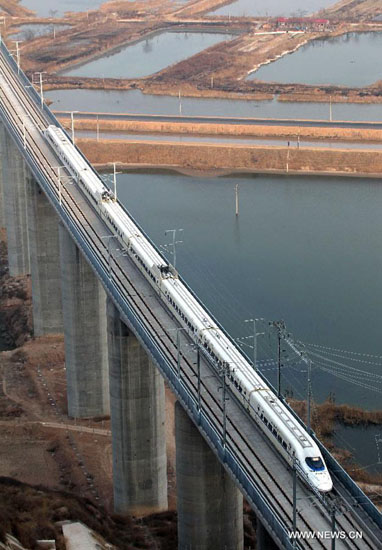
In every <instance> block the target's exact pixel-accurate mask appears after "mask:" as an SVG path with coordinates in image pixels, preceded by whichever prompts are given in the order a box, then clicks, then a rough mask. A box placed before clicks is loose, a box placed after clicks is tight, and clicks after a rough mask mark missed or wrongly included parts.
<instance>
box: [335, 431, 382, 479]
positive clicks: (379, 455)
mask: <svg viewBox="0 0 382 550" xmlns="http://www.w3.org/2000/svg"><path fill="white" fill-rule="evenodd" d="M333 442H334V444H335V446H336V447H340V448H343V449H347V450H348V451H350V452H351V454H352V460H351V461H352V462H354V463H355V464H357V465H361V466H362V469H365V470H366V471H368V472H370V473H378V474H382V426H378V425H376V426H367V427H365V426H354V427H353V426H337V427H336V430H335V433H334V437H333Z"/></svg>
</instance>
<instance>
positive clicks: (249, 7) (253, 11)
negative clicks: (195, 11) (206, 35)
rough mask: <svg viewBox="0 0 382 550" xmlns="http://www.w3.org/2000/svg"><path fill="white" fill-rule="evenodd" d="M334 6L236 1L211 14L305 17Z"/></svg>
mask: <svg viewBox="0 0 382 550" xmlns="http://www.w3.org/2000/svg"><path fill="white" fill-rule="evenodd" d="M331 4H333V0H288V2H286V1H285V0H236V2H233V3H232V4H228V5H226V6H223V7H222V8H219V9H217V10H215V11H214V12H211V13H213V14H215V15H232V16H242V15H246V16H249V17H250V16H252V17H255V16H261V15H269V16H275V15H285V16H290V15H297V16H298V17H303V16H305V15H309V14H311V13H314V12H317V11H319V10H321V9H323V8H326V7H327V6H330V5H331Z"/></svg>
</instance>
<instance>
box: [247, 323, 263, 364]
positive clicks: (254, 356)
mask: <svg viewBox="0 0 382 550" xmlns="http://www.w3.org/2000/svg"><path fill="white" fill-rule="evenodd" d="M257 321H264V319H245V320H244V323H253V368H254V370H257V366H256V363H257V337H258V336H263V335H264V334H265V332H256V323H257Z"/></svg>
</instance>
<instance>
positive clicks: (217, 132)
mask: <svg viewBox="0 0 382 550" xmlns="http://www.w3.org/2000/svg"><path fill="white" fill-rule="evenodd" d="M59 120H60V122H61V123H62V124H63V126H65V127H66V128H68V129H70V117H69V114H68V116H67V117H59ZM97 126H98V129H99V131H100V132H128V133H138V134H162V135H163V134H169V135H170V134H177V135H180V134H182V135H183V134H185V135H199V136H233V137H258V138H276V139H287V140H295V139H297V138H299V139H300V140H307V141H309V140H310V141H328V140H336V141H357V142H365V141H369V142H378V141H379V142H382V130H378V129H364V128H336V127H332V128H320V127H309V126H297V127H296V126H272V125H259V126H257V125H253V124H252V125H251V124H207V123H194V122H162V121H157V120H155V117H153V121H142V120H107V119H103V118H102V115H100V116H99V119H98V121H97V120H96V119H95V118H87V119H85V118H81V119H76V129H77V130H87V131H96V130H97Z"/></svg>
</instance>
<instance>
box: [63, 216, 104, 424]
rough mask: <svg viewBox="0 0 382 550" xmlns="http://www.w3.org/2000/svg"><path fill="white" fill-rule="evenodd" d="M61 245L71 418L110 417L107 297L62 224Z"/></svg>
mask: <svg viewBox="0 0 382 550" xmlns="http://www.w3.org/2000/svg"><path fill="white" fill-rule="evenodd" d="M59 242H60V258H61V289H62V306H63V319H64V336H65V363H66V379H67V393H68V415H69V416H71V417H74V418H91V417H94V416H103V415H107V414H109V410H110V408H109V380H108V362H107V332H106V294H105V291H104V289H103V287H102V286H101V283H100V282H99V281H98V279H97V277H96V275H95V273H94V272H93V271H92V269H91V268H90V266H89V264H88V263H87V261H86V260H85V258H84V257H83V255H82V253H81V251H80V250H79V249H78V247H77V246H76V244H75V242H74V241H73V239H72V238H71V236H70V234H69V233H68V231H67V230H66V228H65V227H64V226H63V225H62V224H61V223H60V224H59ZM57 291H58V292H59V289H57Z"/></svg>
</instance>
